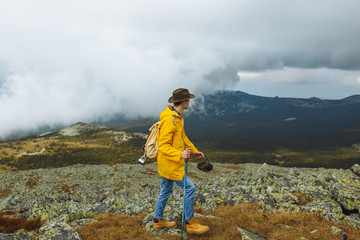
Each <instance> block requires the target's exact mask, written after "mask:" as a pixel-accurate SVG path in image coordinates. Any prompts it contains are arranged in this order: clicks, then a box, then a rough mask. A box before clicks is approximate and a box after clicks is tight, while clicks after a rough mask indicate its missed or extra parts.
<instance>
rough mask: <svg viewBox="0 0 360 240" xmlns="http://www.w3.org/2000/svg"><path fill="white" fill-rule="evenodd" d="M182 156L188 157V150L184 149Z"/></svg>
mask: <svg viewBox="0 0 360 240" xmlns="http://www.w3.org/2000/svg"><path fill="white" fill-rule="evenodd" d="M181 157H182V158H185V159H186V158H189V157H190V150H184V151H183V153H182V154H181Z"/></svg>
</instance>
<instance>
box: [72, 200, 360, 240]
mask: <svg viewBox="0 0 360 240" xmlns="http://www.w3.org/2000/svg"><path fill="white" fill-rule="evenodd" d="M201 211H202V209H201V208H196V212H201ZM202 214H203V215H212V216H215V217H217V218H207V217H205V218H203V217H202V218H198V221H199V223H201V224H203V225H207V226H209V227H210V230H209V232H207V233H205V234H203V235H195V234H191V235H189V238H188V239H199V240H218V239H241V234H240V232H239V230H238V229H237V227H238V226H240V227H242V228H244V229H246V230H248V231H251V232H253V233H256V234H258V235H259V236H263V237H265V238H267V239H269V240H279V239H281V240H290V239H291V240H294V239H300V237H305V238H307V239H317V240H339V239H342V236H339V235H337V236H334V235H332V234H331V227H332V226H337V227H338V228H340V229H342V230H343V231H346V232H350V231H351V232H352V235H351V239H360V230H359V229H355V228H354V227H351V226H348V225H342V224H337V223H334V222H331V221H330V220H327V219H324V218H323V217H321V216H319V215H315V214H308V213H291V212H276V213H268V212H262V211H261V206H260V205H257V204H250V203H249V204H241V205H235V206H220V207H218V208H217V209H216V210H215V211H211V212H203V213H202ZM95 219H96V220H98V221H99V222H96V223H92V224H89V225H87V226H85V227H83V228H81V229H80V230H78V231H79V233H80V234H81V236H82V238H83V239H84V240H93V239H107V240H115V239H140V240H143V239H164V240H179V239H180V237H179V236H170V235H159V236H155V235H153V234H152V233H148V232H146V231H145V230H144V229H143V228H142V226H141V216H136V217H129V216H118V215H115V214H112V213H106V214H103V215H99V216H97V217H95ZM178 228H181V225H180V226H178Z"/></svg>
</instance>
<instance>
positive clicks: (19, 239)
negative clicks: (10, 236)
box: [14, 229, 35, 240]
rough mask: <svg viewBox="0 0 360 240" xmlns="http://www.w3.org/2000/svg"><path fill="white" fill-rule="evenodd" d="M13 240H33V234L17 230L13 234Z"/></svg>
mask: <svg viewBox="0 0 360 240" xmlns="http://www.w3.org/2000/svg"><path fill="white" fill-rule="evenodd" d="M14 239H15V240H34V239H35V232H28V231H26V230H24V229H21V230H18V231H16V232H15V233H14Z"/></svg>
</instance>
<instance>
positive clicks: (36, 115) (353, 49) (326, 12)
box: [0, 0, 360, 138]
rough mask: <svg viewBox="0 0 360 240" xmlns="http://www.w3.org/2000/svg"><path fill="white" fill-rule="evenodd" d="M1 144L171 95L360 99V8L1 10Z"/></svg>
mask: <svg viewBox="0 0 360 240" xmlns="http://www.w3.org/2000/svg"><path fill="white" fill-rule="evenodd" d="M0 6H1V7H0V111H1V118H0V138H1V137H5V136H7V135H8V134H10V133H12V132H13V131H16V130H31V129H36V128H38V127H39V126H44V125H48V126H55V125H57V124H72V123H74V122H77V121H87V122H89V121H93V120H97V119H99V118H101V117H103V116H111V115H113V114H116V113H124V114H126V116H128V117H136V116H156V115H158V114H159V112H160V111H161V110H162V109H163V108H164V107H165V105H166V104H167V99H168V98H169V97H170V95H171V92H172V91H173V90H174V89H176V88H178V87H187V88H189V89H190V91H191V92H193V93H195V94H197V95H199V94H204V93H211V92H213V91H215V90H240V91H244V92H247V93H249V94H255V95H261V96H272V97H273V96H279V97H300V98H309V97H313V96H315V97H319V98H322V99H341V98H344V97H347V96H350V95H354V94H358V93H359V92H360V14H359V9H360V1H359V0H344V1H338V0H311V1H310V0H301V1H299V0H294V1H289V0H272V1H267V0H221V1H220V0H216V1H215V0H206V1H205V0H191V1H190V0H181V1H177V0H174V1H168V0H151V1H148V0H132V1H122V0H101V1H100V0H91V1H89V0H86V1H85V0H71V1H70V0H53V1H48V0H31V1H28V0H11V1H6V0H1V5H0Z"/></svg>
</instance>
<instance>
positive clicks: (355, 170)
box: [350, 150, 360, 176]
mask: <svg viewBox="0 0 360 240" xmlns="http://www.w3.org/2000/svg"><path fill="white" fill-rule="evenodd" d="M359 151H360V150H359ZM350 170H351V171H352V172H353V173H355V174H356V175H358V176H360V165H359V164H355V165H353V166H352V167H351V168H350Z"/></svg>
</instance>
